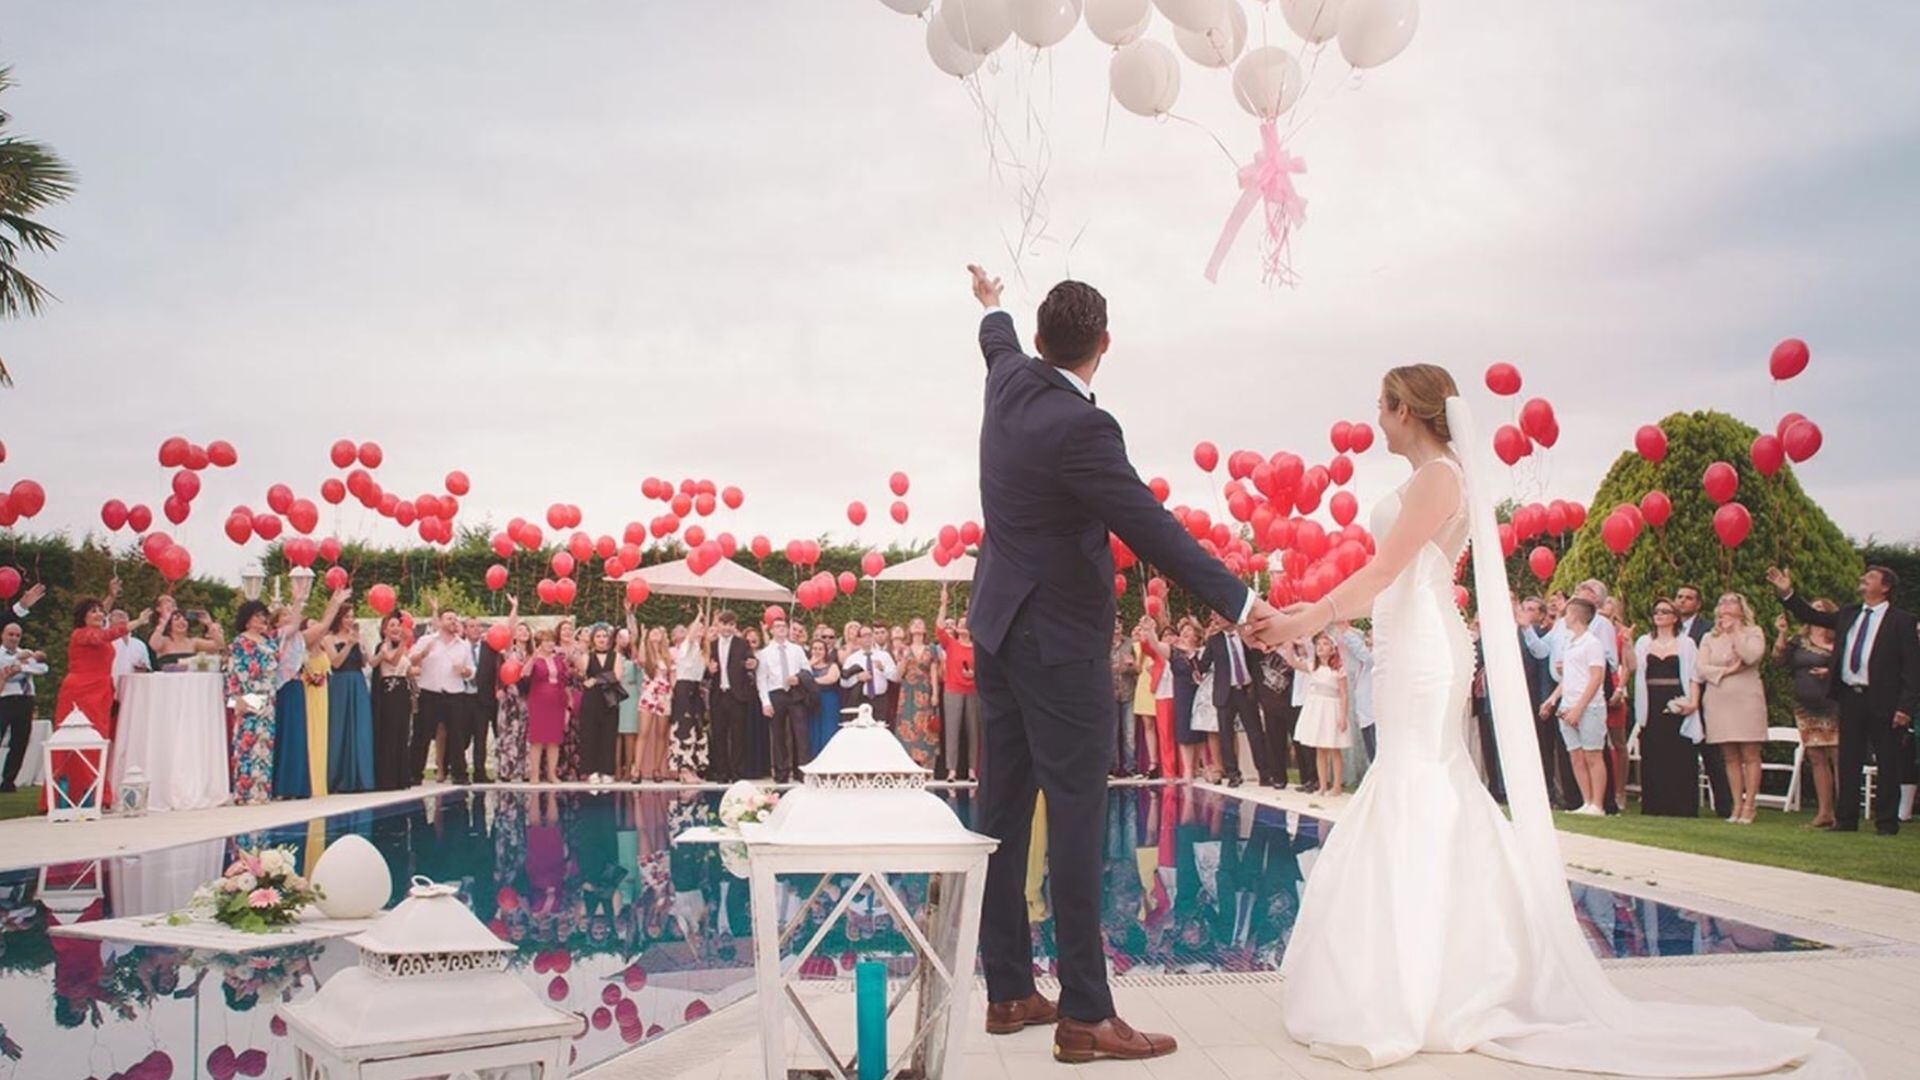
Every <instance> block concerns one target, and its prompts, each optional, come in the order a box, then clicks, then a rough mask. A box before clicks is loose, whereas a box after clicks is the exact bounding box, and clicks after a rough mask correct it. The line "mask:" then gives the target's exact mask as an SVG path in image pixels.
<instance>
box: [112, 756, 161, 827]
mask: <svg viewBox="0 0 1920 1080" xmlns="http://www.w3.org/2000/svg"><path fill="white" fill-rule="evenodd" d="M151 786H152V785H151V782H150V781H149V780H148V779H147V770H145V769H143V768H141V767H140V766H138V765H129V766H127V775H125V776H123V777H121V778H120V784H119V786H118V787H116V788H114V789H113V816H114V817H144V816H146V813H147V789H148V788H149V787H151Z"/></svg>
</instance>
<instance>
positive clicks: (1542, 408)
mask: <svg viewBox="0 0 1920 1080" xmlns="http://www.w3.org/2000/svg"><path fill="white" fill-rule="evenodd" d="M1520 430H1521V431H1524V432H1526V434H1527V437H1528V438H1530V439H1532V440H1533V441H1534V442H1537V443H1539V444H1541V445H1542V446H1552V445H1553V443H1554V440H1555V439H1556V438H1558V437H1559V432H1560V425H1559V422H1558V421H1557V420H1555V419H1554V416H1553V406H1552V405H1551V404H1550V403H1548V401H1547V399H1546V398H1528V399H1527V403H1526V404H1525V405H1522V406H1520Z"/></svg>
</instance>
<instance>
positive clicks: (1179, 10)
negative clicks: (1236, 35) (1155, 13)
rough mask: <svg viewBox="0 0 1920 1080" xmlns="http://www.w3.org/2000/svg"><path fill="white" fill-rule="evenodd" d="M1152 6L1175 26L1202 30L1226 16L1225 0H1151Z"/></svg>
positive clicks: (1216, 24) (1223, 19) (1223, 20)
mask: <svg viewBox="0 0 1920 1080" xmlns="http://www.w3.org/2000/svg"><path fill="white" fill-rule="evenodd" d="M1153 6H1154V7H1157V8H1159V9H1160V14H1162V15H1165V16H1166V17H1167V21H1168V22H1170V23H1172V24H1173V25H1175V26H1181V27H1185V28H1186V29H1188V30H1194V31H1204V30H1206V28H1207V27H1209V26H1219V25H1220V24H1221V23H1223V22H1225V21H1226V18H1227V12H1226V7H1227V0H1153Z"/></svg>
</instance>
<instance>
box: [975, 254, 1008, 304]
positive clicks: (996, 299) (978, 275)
mask: <svg viewBox="0 0 1920 1080" xmlns="http://www.w3.org/2000/svg"><path fill="white" fill-rule="evenodd" d="M967 273H969V274H972V275H973V298H974V299H975V300H978V301H980V306H981V307H983V308H997V307H999V306H1000V288H1001V285H1000V279H999V278H989V277H987V272H986V271H985V270H982V269H980V268H979V267H978V266H975V265H973V264H972V263H968V264H967Z"/></svg>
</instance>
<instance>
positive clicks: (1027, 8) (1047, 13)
mask: <svg viewBox="0 0 1920 1080" xmlns="http://www.w3.org/2000/svg"><path fill="white" fill-rule="evenodd" d="M1079 21H1080V0H1013V32H1014V33H1015V34H1016V35H1018V36H1019V38H1020V40H1021V41H1024V42H1026V43H1027V44H1029V45H1031V46H1033V47H1034V48H1036V49H1044V48H1046V47H1048V46H1049V45H1058V44H1060V41H1061V39H1063V38H1065V37H1066V36H1067V34H1069V33H1071V32H1072V30H1073V24H1074V23H1077V22H1079Z"/></svg>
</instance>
